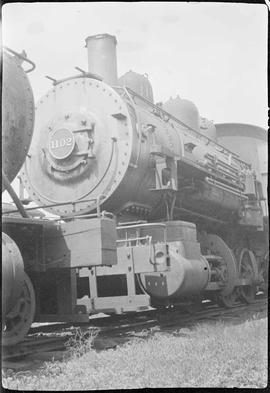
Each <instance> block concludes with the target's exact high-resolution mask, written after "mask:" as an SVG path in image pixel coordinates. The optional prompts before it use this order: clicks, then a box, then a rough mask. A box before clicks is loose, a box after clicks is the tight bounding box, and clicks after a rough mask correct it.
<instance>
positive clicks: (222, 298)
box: [215, 290, 237, 308]
mask: <svg viewBox="0 0 270 393" xmlns="http://www.w3.org/2000/svg"><path fill="white" fill-rule="evenodd" d="M236 299H237V293H236V291H235V290H233V291H232V292H231V293H230V294H228V295H222V294H217V295H216V299H215V300H216V303H217V304H218V305H219V306H220V307H226V308H230V307H233V306H234V304H235V302H236Z"/></svg>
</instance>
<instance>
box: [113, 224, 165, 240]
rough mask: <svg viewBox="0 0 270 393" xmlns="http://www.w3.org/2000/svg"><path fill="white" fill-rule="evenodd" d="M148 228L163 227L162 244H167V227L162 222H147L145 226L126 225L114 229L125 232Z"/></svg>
mask: <svg viewBox="0 0 270 393" xmlns="http://www.w3.org/2000/svg"><path fill="white" fill-rule="evenodd" d="M150 226H156V227H157V226H159V227H163V229H164V242H165V243H167V225H166V224H164V223H163V222H147V223H145V224H134V225H127V226H120V227H119V226H118V227H116V230H117V231H118V230H120V229H122V230H126V229H137V228H142V227H150Z"/></svg>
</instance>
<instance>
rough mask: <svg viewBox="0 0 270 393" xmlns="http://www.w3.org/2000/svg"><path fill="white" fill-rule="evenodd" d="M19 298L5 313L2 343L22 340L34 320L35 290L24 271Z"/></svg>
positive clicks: (9, 343)
mask: <svg viewBox="0 0 270 393" xmlns="http://www.w3.org/2000/svg"><path fill="white" fill-rule="evenodd" d="M24 274H25V276H24V283H23V288H22V292H21V295H20V299H19V300H18V302H17V304H16V305H15V307H14V308H13V309H12V310H11V311H10V312H9V313H8V314H7V316H6V319H5V322H4V326H3V328H2V345H4V346H11V345H16V344H18V343H19V342H20V341H23V339H24V337H25V336H26V334H27V333H28V330H29V329H30V327H31V324H32V322H33V320H34V316H35V310H36V300H35V291H34V288H33V285H32V282H31V280H30V278H29V277H28V275H27V274H26V273H24Z"/></svg>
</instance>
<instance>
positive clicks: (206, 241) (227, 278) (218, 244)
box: [200, 234, 237, 308]
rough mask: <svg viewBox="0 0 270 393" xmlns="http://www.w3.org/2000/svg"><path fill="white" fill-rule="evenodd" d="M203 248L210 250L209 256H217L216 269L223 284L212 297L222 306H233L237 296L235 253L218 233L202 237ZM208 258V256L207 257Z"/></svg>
mask: <svg viewBox="0 0 270 393" xmlns="http://www.w3.org/2000/svg"><path fill="white" fill-rule="evenodd" d="M200 242H201V245H202V246H203V248H205V249H207V250H208V253H210V255H209V256H211V255H213V256H216V258H218V259H217V261H218V260H219V259H220V263H219V264H216V266H215V270H216V275H217V277H218V280H219V282H220V283H221V284H222V289H221V290H220V292H218V293H215V294H213V295H212V299H213V301H214V302H216V303H217V304H218V305H219V306H221V307H227V308H229V307H232V306H233V305H234V304H235V301H236V298H237V292H236V283H237V264H236V260H235V256H234V253H233V252H232V250H231V249H230V248H229V246H228V245H227V244H226V243H225V242H224V240H223V239H221V238H220V237H219V236H217V235H213V234H205V235H203V236H202V237H201V239H200ZM206 259H207V257H206ZM211 259H212V258H211Z"/></svg>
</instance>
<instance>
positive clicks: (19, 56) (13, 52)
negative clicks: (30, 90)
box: [3, 46, 36, 73]
mask: <svg viewBox="0 0 270 393" xmlns="http://www.w3.org/2000/svg"><path fill="white" fill-rule="evenodd" d="M3 48H4V49H5V50H6V51H8V52H10V53H12V54H13V55H15V56H17V57H18V58H19V59H21V60H22V61H26V62H27V63H29V64H31V66H32V68H29V70H25V72H26V73H28V72H32V71H34V69H35V68H36V65H35V63H34V62H33V61H31V60H29V59H28V58H27V56H26V53H25V52H22V53H18V52H15V50H13V49H10V48H8V47H7V46H3Z"/></svg>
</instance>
